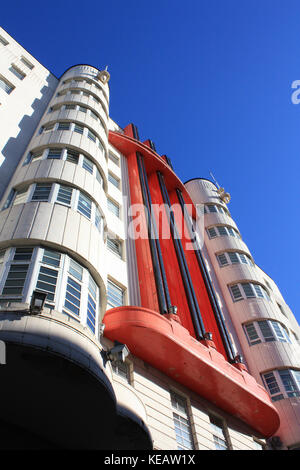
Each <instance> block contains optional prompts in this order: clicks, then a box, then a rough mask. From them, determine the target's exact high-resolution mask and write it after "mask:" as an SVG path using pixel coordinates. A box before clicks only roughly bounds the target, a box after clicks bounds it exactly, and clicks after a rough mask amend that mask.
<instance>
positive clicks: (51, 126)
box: [40, 123, 55, 134]
mask: <svg viewBox="0 0 300 470" xmlns="http://www.w3.org/2000/svg"><path fill="white" fill-rule="evenodd" d="M54 126H55V124H54V123H52V124H47V125H46V126H42V127H41V129H40V134H41V133H42V132H49V131H53V129H54Z"/></svg>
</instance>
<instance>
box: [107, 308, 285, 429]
mask: <svg viewBox="0 0 300 470" xmlns="http://www.w3.org/2000/svg"><path fill="white" fill-rule="evenodd" d="M103 323H104V324H105V336H106V337H107V338H109V339H110V340H113V341H114V340H118V341H120V342H122V343H124V344H126V345H127V346H128V348H129V349H130V351H131V352H132V354H134V355H136V356H137V357H139V358H141V359H143V360H144V361H146V362H148V363H149V364H151V365H152V366H153V367H155V368H157V369H159V370H161V371H162V372H164V373H165V374H166V375H168V376H169V377H171V378H172V379H174V380H176V381H177V382H179V383H181V384H183V385H184V386H185V387H188V388H189V389H191V390H193V391H194V392H196V393H197V394H199V395H200V396H202V397H204V398H205V399H207V400H209V401H210V402H213V403H214V404H215V405H216V406H218V407H219V408H221V409H222V410H224V411H225V412H227V413H230V414H231V415H232V416H235V417H236V418H238V419H241V420H242V421H244V422H245V423H246V424H248V425H249V426H250V427H251V428H253V429H254V430H256V431H257V432H258V433H260V434H261V435H262V436H264V437H265V438H268V437H270V436H272V435H273V434H274V433H275V432H276V431H277V429H278V427H279V416H278V413H277V411H276V409H275V407H274V406H273V404H272V402H271V401H270V398H269V396H268V393H267V391H266V390H265V389H264V388H263V387H262V386H260V385H259V384H258V383H257V382H256V381H255V379H254V378H253V377H252V376H251V375H250V374H248V373H247V372H246V371H244V370H239V369H238V368H236V367H235V366H234V365H231V364H229V362H227V361H226V360H225V359H224V357H223V355H222V354H220V353H219V352H218V351H216V350H215V349H214V348H213V347H209V346H208V345H204V344H201V343H200V342H199V341H197V340H195V339H194V338H193V337H192V336H190V334H189V332H188V331H187V330H186V329H185V328H183V326H182V325H181V324H180V323H179V322H178V321H174V319H172V316H169V318H166V316H163V315H160V314H159V313H156V312H154V311H152V310H149V309H145V308H142V307H133V306H127V307H117V308H114V309H111V310H108V311H107V312H106V314H105V316H104V319H103Z"/></svg>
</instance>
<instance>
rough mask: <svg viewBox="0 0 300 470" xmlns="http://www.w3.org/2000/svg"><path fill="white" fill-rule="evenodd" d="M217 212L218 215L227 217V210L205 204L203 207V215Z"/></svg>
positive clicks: (216, 205)
mask: <svg viewBox="0 0 300 470" xmlns="http://www.w3.org/2000/svg"><path fill="white" fill-rule="evenodd" d="M213 212H215V213H216V212H218V213H220V214H227V215H229V211H228V209H227V208H225V207H223V206H221V205H218V204H205V206H204V214H208V213H213Z"/></svg>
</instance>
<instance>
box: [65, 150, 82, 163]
mask: <svg viewBox="0 0 300 470" xmlns="http://www.w3.org/2000/svg"><path fill="white" fill-rule="evenodd" d="M66 160H67V162H71V163H75V164H76V165H77V164H78V160H79V153H78V152H75V151H73V150H70V149H67V152H66Z"/></svg>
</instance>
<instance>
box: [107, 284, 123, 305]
mask: <svg viewBox="0 0 300 470" xmlns="http://www.w3.org/2000/svg"><path fill="white" fill-rule="evenodd" d="M121 305H124V290H123V289H122V288H121V287H119V286H117V285H116V284H115V283H114V282H112V281H107V306H108V307H109V308H113V307H120V306H121Z"/></svg>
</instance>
